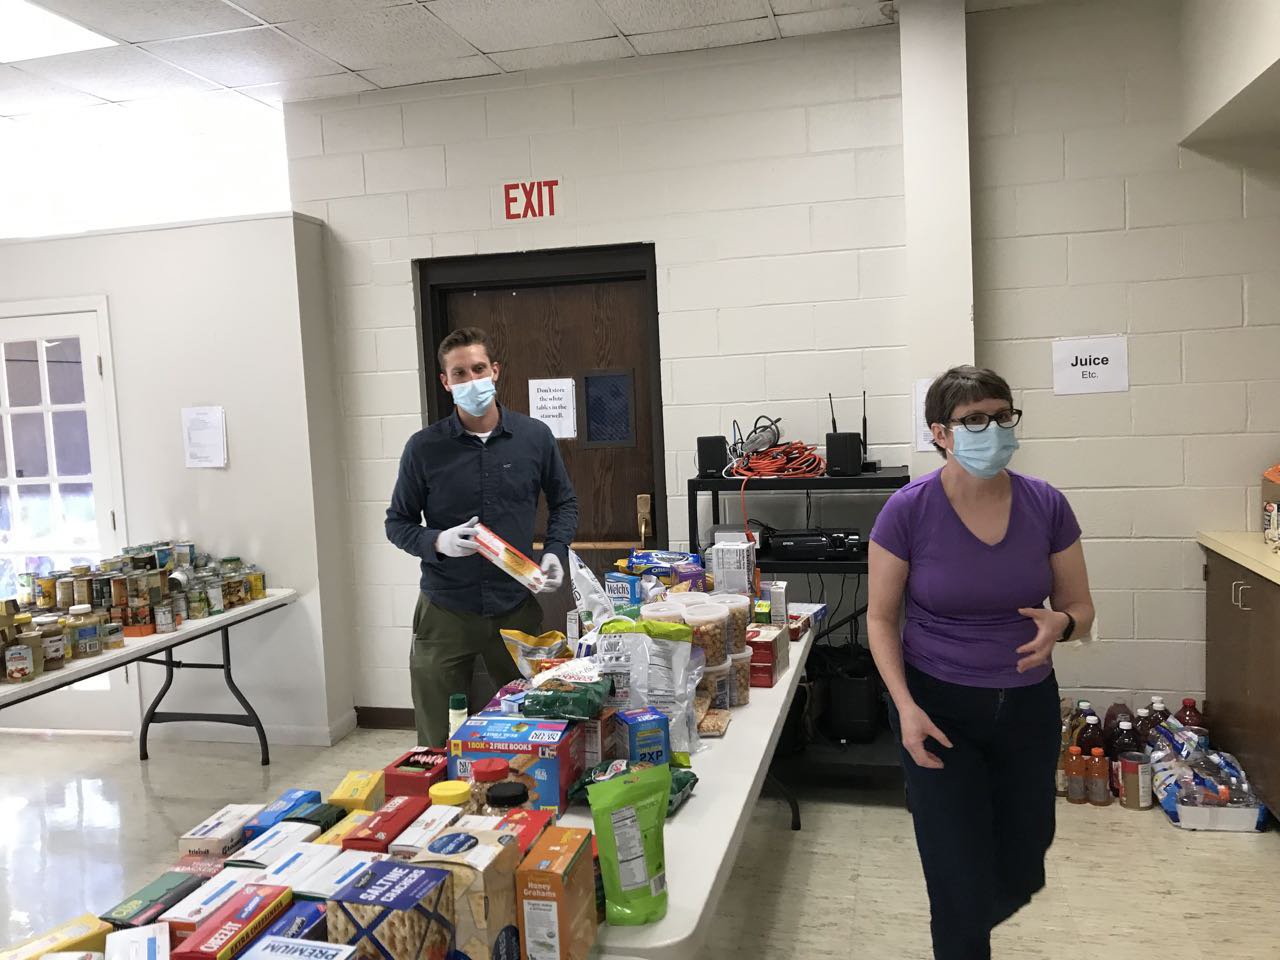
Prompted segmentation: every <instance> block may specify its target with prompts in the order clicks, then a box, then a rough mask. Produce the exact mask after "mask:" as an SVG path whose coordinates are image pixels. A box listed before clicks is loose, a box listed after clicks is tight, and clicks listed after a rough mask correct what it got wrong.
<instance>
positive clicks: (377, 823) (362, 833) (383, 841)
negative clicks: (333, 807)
mask: <svg viewBox="0 0 1280 960" xmlns="http://www.w3.org/2000/svg"><path fill="white" fill-rule="evenodd" d="M430 805H431V799H430V798H429V797H392V798H391V799H390V800H388V801H387V802H386V803H384V804H383V805H382V806H381V807H379V808H378V812H377V813H375V814H374V815H373V816H372V817H370V818H369V819H368V820H366V821H365V822H364V823H363V824H361V825H360V826H359V827H357V828H356V829H355V830H353V831H352V832H351V833H349V834H347V835H346V836H345V837H343V838H342V849H344V850H372V851H373V852H374V853H386V852H387V850H388V848H389V847H390V846H391V841H393V840H395V839H396V838H397V837H398V836H400V834H402V833H404V831H405V830H406V829H407V828H408V827H409V824H411V823H413V821H415V820H417V819H418V817H420V816H422V813H423V811H425V810H426V809H427V807H429V806H430Z"/></svg>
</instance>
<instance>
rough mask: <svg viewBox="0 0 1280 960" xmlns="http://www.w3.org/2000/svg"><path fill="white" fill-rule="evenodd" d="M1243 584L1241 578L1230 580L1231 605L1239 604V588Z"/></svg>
mask: <svg viewBox="0 0 1280 960" xmlns="http://www.w3.org/2000/svg"><path fill="white" fill-rule="evenodd" d="M1243 586H1244V581H1243V580H1233V581H1231V605H1232V606H1234V607H1238V606H1240V588H1241V587H1243Z"/></svg>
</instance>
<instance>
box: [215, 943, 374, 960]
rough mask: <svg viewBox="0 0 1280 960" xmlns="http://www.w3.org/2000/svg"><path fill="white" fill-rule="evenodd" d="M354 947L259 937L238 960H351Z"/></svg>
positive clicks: (354, 951) (353, 954) (354, 950)
mask: <svg viewBox="0 0 1280 960" xmlns="http://www.w3.org/2000/svg"><path fill="white" fill-rule="evenodd" d="M355 954H356V948H355V947H347V946H343V945H342V944H340V943H316V942H315V941H314V940H294V939H291V938H289V937H259V938H258V939H257V940H255V941H253V943H252V944H250V946H249V948H248V949H247V950H245V952H244V953H242V954H240V960H351V958H352V957H354V956H355Z"/></svg>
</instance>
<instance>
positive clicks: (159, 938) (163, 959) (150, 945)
mask: <svg viewBox="0 0 1280 960" xmlns="http://www.w3.org/2000/svg"><path fill="white" fill-rule="evenodd" d="M106 960H169V927H168V925H167V924H163V923H150V924H147V925H146V926H145V927H131V928H130V929H128V930H117V931H116V932H115V933H108V934H107V949H106Z"/></svg>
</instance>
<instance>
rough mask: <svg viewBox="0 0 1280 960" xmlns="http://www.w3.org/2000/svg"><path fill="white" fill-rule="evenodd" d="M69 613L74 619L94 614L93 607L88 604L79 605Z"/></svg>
mask: <svg viewBox="0 0 1280 960" xmlns="http://www.w3.org/2000/svg"><path fill="white" fill-rule="evenodd" d="M69 612H70V614H71V615H72V616H73V617H87V616H88V615H89V614H91V613H93V607H91V606H90V605H89V604H87V603H77V604H76V605H75V606H74V607H72V608H71V610H70V611H69Z"/></svg>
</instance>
